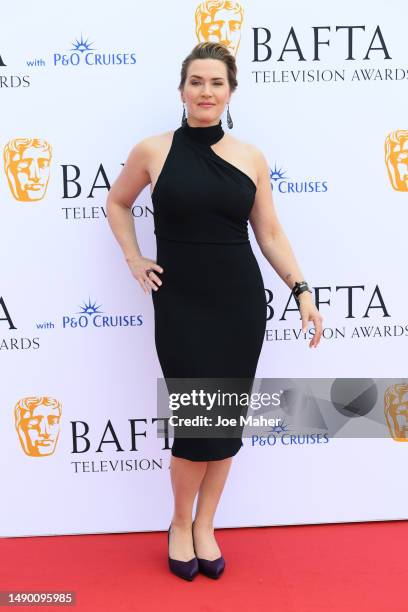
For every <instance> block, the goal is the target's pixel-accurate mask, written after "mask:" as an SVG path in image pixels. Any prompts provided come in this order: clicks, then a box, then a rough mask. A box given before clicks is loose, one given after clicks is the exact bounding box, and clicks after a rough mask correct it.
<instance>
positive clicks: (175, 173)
mask: <svg viewBox="0 0 408 612" xmlns="http://www.w3.org/2000/svg"><path fill="white" fill-rule="evenodd" d="M223 135H224V130H223V128H222V124H221V120H220V121H219V123H218V124H217V125H211V126H207V127H191V126H189V125H188V123H187V124H185V125H183V126H181V127H179V128H178V129H176V130H175V132H174V133H173V137H172V144H171V148H170V150H169V153H168V155H167V157H166V160H165V162H164V165H163V168H162V171H161V173H160V175H159V177H158V179H157V182H156V184H155V186H154V189H153V193H152V202H153V219H154V233H155V235H156V247H157V252H156V262H157V263H158V264H159V265H160V266H162V267H163V273H162V274H160V273H159V274H158V275H159V276H160V278H161V279H162V282H163V284H162V285H161V286H160V287H159V289H158V290H157V291H155V290H152V300H153V306H154V322H155V345H156V350H157V356H158V359H159V362H160V365H161V368H162V371H163V376H164V379H167V378H201V377H216V378H224V377H225V378H229V377H231V378H240V377H242V378H243V379H253V378H254V377H255V373H256V368H257V363H258V359H259V354H260V352H261V348H262V344H263V339H264V334H265V327H266V297H265V289H264V285H263V279H262V275H261V272H260V269H259V266H258V262H257V260H256V257H255V255H254V253H253V251H252V248H251V245H250V241H249V238H248V217H249V214H250V211H251V208H252V206H253V203H254V199H255V193H256V185H255V183H254V182H253V180H252V179H251V178H250V177H249V176H248V175H247V174H246V173H245V172H243V171H242V170H240V169H239V168H237V167H236V166H234V165H233V164H231V163H230V162H228V161H227V160H225V159H224V158H222V157H221V156H219V155H218V154H217V153H215V151H214V150H213V149H212V145H214V144H215V143H216V142H218V141H219V140H220V139H221V138H222V137H223ZM174 429H175V433H174V441H173V446H172V449H171V453H172V455H174V456H176V457H181V458H184V459H189V460H191V461H213V460H219V459H225V458H227V457H231V456H233V455H235V454H236V453H237V452H238V450H239V449H240V448H241V446H242V444H243V443H242V439H241V437H229V436H227V435H226V437H225V438H223V437H217V438H215V437H207V438H206V437H194V438H193V437H192V438H186V437H177V432H176V428H174ZM218 435H219V434H218Z"/></svg>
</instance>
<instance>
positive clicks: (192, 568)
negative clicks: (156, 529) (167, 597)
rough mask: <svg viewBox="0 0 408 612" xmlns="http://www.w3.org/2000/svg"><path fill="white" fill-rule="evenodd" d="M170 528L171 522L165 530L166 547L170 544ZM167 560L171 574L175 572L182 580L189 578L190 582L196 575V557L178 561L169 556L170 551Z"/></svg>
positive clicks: (197, 570)
mask: <svg viewBox="0 0 408 612" xmlns="http://www.w3.org/2000/svg"><path fill="white" fill-rule="evenodd" d="M170 529H171V524H170V527H169V528H168V531H167V547H168V548H169V544H170ZM168 562H169V568H170V571H171V572H172V573H173V574H175V575H176V576H178V577H179V578H184V580H189V581H190V582H191V581H192V580H194V578H195V577H196V576H197V574H198V572H199V569H198V561H197V557H193V558H192V559H190V561H178V560H177V559H172V558H171V557H170V552H169V553H168Z"/></svg>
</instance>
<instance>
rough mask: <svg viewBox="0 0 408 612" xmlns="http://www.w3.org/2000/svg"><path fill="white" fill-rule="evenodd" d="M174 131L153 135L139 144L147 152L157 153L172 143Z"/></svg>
mask: <svg viewBox="0 0 408 612" xmlns="http://www.w3.org/2000/svg"><path fill="white" fill-rule="evenodd" d="M173 134H174V131H173V130H169V131H167V132H161V133H160V134H153V135H151V136H146V137H145V138H143V139H142V140H141V141H140V142H139V143H138V144H139V145H140V146H141V147H142V148H144V149H145V150H146V151H147V152H150V151H157V150H158V149H159V150H160V149H162V148H163V147H165V146H166V145H167V144H168V143H169V142H171V140H172V138H173Z"/></svg>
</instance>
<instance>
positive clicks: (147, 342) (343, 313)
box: [0, 0, 408, 536]
mask: <svg viewBox="0 0 408 612" xmlns="http://www.w3.org/2000/svg"><path fill="white" fill-rule="evenodd" d="M204 4H205V3H204ZM208 4H211V5H214V7H213V9H214V11H215V9H217V14H215V13H214V12H213V13H212V14H211V15H210V18H209V20H210V22H211V21H217V20H218V21H220V20H224V21H226V22H229V24H230V30H229V32H228V31H227V30H228V28H224V30H223V31H222V32H221V31H218V32H217V31H216V30H213V29H211V28H208V29H206V30H205V32H204V33H201V34H200V33H199V36H203V37H204V39H209V40H220V39H222V40H226V39H229V40H231V41H232V42H231V44H232V45H233V50H234V52H235V53H236V58H237V64H238V82H239V86H238V89H237V90H236V92H235V93H234V95H233V97H232V102H231V105H230V111H231V115H232V117H233V121H234V128H233V134H234V136H236V137H238V138H240V139H242V140H244V141H247V142H251V143H253V144H255V145H256V146H258V147H259V148H260V149H261V150H262V151H263V152H264V154H265V156H266V158H267V160H268V162H269V165H270V168H271V182H272V186H273V193H274V200H275V205H276V208H277V212H278V216H279V218H280V220H281V222H282V224H283V226H284V228H285V231H286V232H287V235H288V237H289V239H290V242H291V244H292V246H293V249H294V252H295V255H296V257H297V259H298V261H299V264H300V266H301V269H302V271H303V274H304V277H305V278H306V279H307V280H308V282H309V284H310V285H311V286H313V287H314V288H315V291H316V294H315V297H317V296H320V301H321V302H322V303H321V304H320V306H319V307H320V311H321V313H322V315H323V317H324V328H325V329H324V336H323V338H322V341H321V343H320V345H319V347H318V349H317V350H311V349H309V348H308V343H309V340H310V338H311V334H312V331H313V330H312V328H311V327H310V328H309V331H308V333H307V334H306V337H305V336H304V335H302V334H300V336H298V339H296V334H298V333H299V331H300V329H301V326H300V318H299V313H298V312H296V311H293V310H291V311H288V312H286V314H285V315H284V310H285V306H286V304H287V302H288V299H289V289H288V288H287V287H286V285H285V284H284V283H283V282H282V281H281V280H280V278H279V277H278V276H277V275H276V273H275V271H274V270H273V269H272V268H271V266H270V265H269V264H268V262H267V261H266V260H265V259H264V258H263V256H262V254H261V253H260V251H259V248H258V246H257V244H256V241H255V240H254V237H253V234H252V232H251V231H250V236H251V241H252V245H253V249H254V252H255V254H256V256H257V258H258V261H259V264H260V267H261V271H262V275H263V279H264V284H265V289H266V290H267V295H268V296H269V297H270V296H271V292H272V293H273V300H272V301H271V302H270V306H272V305H273V311H272V310H270V311H269V316H270V318H269V319H268V324H267V334H266V337H265V343H264V347H263V351H262V354H261V357H260V361H259V366H258V372H257V375H258V377H305V378H306V377H311V378H313V377H319V378H320V377H394V378H398V377H404V376H405V375H406V374H407V370H406V363H405V356H406V348H407V333H408V327H407V313H406V304H407V297H408V292H407V287H406V284H405V276H406V274H405V272H406V223H407V219H408V214H407V205H408V203H407V198H408V194H407V189H408V180H407V175H408V164H407V159H406V156H407V148H408V145H407V142H406V138H407V134H406V133H405V135H404V132H403V130H407V129H408V123H407V114H406V96H407V78H408V68H407V65H406V49H405V47H406V44H405V41H406V26H405V22H406V19H404V17H407V7H406V3H405V2H403V0H393V2H392V3H391V4H392V6H391V5H390V4H389V3H388V4H387V3H385V2H379V1H373V0H370V1H369V0H360V2H358V3H356V2H354V1H353V2H352V1H351V0H346V1H344V2H342V3H340V4H338V3H337V4H335V5H332V4H330V3H327V2H324V1H323V0H313V2H311V3H308V4H307V5H305V3H304V2H302V1H301V0H289V1H288V2H286V3H283V4H282V3H280V4H274V3H271V2H266V1H265V0H263V1H262V0H251V2H245V3H241V4H240V5H239V6H240V7H241V9H242V12H238V13H237V12H236V10H235V13H234V3H226V4H227V5H226V6H225V7H223V6H221V5H222V4H223V3H221V2H219V3H216V2H213V3H208ZM218 5H220V6H218ZM229 5H231V6H229ZM197 7H198V4H197V3H196V2H192V1H191V0H180V1H179V2H177V3H173V4H172V3H168V2H155V3H134V2H131V1H130V0H117V1H116V2H114V3H111V2H96V1H95V0H92V1H89V2H87V3H82V2H79V1H78V0H72V2H71V3H70V10H69V11H66V12H65V11H63V10H62V8H61V6H60V5H58V4H56V3H53V2H51V1H50V0H45V2H44V3H43V5H42V11H41V15H46V16H47V17H46V19H45V18H44V19H43V20H41V19H40V16H39V15H38V7H37V6H36V5H34V4H32V3H30V2H28V0H23V2H20V3H19V4H18V6H17V5H12V4H10V3H9V4H8V5H7V6H4V7H3V10H2V21H3V36H2V39H1V43H0V44H1V46H0V56H1V61H0V85H1V86H0V99H1V111H2V129H1V131H0V147H1V149H2V151H3V152H4V160H3V163H2V165H1V168H0V227H1V232H2V236H1V241H0V258H1V278H0V299H1V301H0V361H1V364H0V372H1V376H2V385H1V412H0V435H1V444H0V465H1V471H0V484H1V490H2V492H3V502H2V504H1V510H0V524H1V535H2V536H26V535H47V534H70V533H99V532H122V531H144V530H155V529H166V528H167V526H168V523H169V517H170V516H171V512H172V496H171V487H170V481H169V471H168V468H169V462H170V446H171V440H170V441H169V442H168V444H167V447H165V445H164V441H163V439H161V438H158V437H157V436H156V429H155V425H154V423H152V418H154V416H155V412H156V378H157V377H160V376H162V373H161V370H160V366H159V363H158V360H157V356H156V353H155V347H154V339H153V333H154V328H153V307H152V302H151V296H147V295H145V294H144V293H143V292H142V290H141V288H140V286H139V285H138V283H137V282H136V281H135V279H133V278H132V276H131V274H130V272H129V270H128V268H127V265H126V262H125V261H124V259H123V255H122V253H121V251H120V249H119V247H118V245H117V243H116V241H115V240H114V237H113V235H112V233H111V231H110V228H109V226H108V223H107V221H106V217H105V211H106V209H105V203H106V197H107V190H108V187H109V184H111V183H112V182H113V180H114V179H115V178H116V176H117V175H118V173H119V171H120V169H121V164H123V163H124V161H125V159H126V157H127V155H128V153H129V151H130V149H131V148H132V147H133V146H134V144H135V143H136V142H138V141H139V140H140V139H142V138H144V137H146V136H148V135H151V134H154V133H159V132H162V131H166V130H169V129H175V128H176V127H178V126H179V125H180V121H181V116H182V105H181V102H180V97H179V92H178V90H177V85H178V82H179V76H180V67H181V62H182V60H183V59H184V57H185V56H186V55H187V54H188V53H189V52H190V50H191V49H192V47H193V46H194V45H195V44H196V43H197V42H198V40H199V38H198V37H197V33H196V20H195V11H196V8H197ZM201 8H202V10H204V9H205V6H202V7H201ZM235 9H236V7H235ZM233 21H234V23H235V25H234V23H233ZM210 25H211V23H210ZM338 26H342V28H341V29H339V28H338ZM345 26H350V27H349V28H348V29H345ZM351 26H356V27H354V28H351ZM357 26H359V27H358V28H357ZM319 27H320V28H324V29H317V28H319ZM292 28H293V29H292ZM336 28H337V30H336ZM268 31H269V33H270V40H269V43H268V45H269V47H270V49H271V57H269V58H268V57H267V50H268V49H267V47H266V46H265V45H263V44H258V45H256V40H257V38H256V37H258V42H259V43H261V42H263V41H265V40H267V38H268ZM201 32H202V31H201ZM209 32H213V33H212V34H211V35H210V34H209ZM314 36H317V40H318V41H321V42H322V44H319V45H317V50H318V57H319V59H317V58H316V55H315V49H314V40H315V39H314ZM288 37H289V38H288ZM238 41H239V47H238V48H237V42H238ZM324 41H327V44H323V42H324ZM234 45H235V47H234ZM351 45H352V48H351ZM290 49H292V51H291V50H290ZM293 49H295V50H293ZM257 58H258V59H259V60H265V61H255V60H256V59H257ZM223 126H224V129H225V130H227V129H228V128H227V126H226V120H225V117H223ZM400 131H401V132H400ZM393 132H397V134H396V142H395V144H393V145H392V147H391V153H392V159H391V161H390V162H389V163H390V167H394V168H395V169H396V176H399V177H400V178H399V180H394V181H392V180H391V177H390V175H389V173H388V171H387V163H386V157H385V142H386V139H387V137H388V135H389V134H391V133H393ZM15 139H17V141H16V140H15ZM31 139H34V140H31ZM48 145H50V146H48ZM404 150H405V154H404ZM8 152H9V153H8ZM74 179H75V182H74ZM33 185H34V186H33ZM27 186H28V187H29V189H26V187H27ZM149 193H150V190H149V188H146V189H145V190H144V191H143V193H141V194H140V196H139V197H138V199H137V200H136V202H135V205H134V208H133V211H134V216H135V222H136V231H137V236H138V240H139V244H140V247H141V250H142V253H143V254H144V255H145V256H147V257H152V258H155V242H154V234H153V219H152V204H151V200H150V195H149ZM351 286H361V288H356V289H354V290H348V289H336V288H338V287H351ZM318 288H321V289H318ZM351 298H352V299H351ZM370 305H371V306H372V308H369V309H368V307H369V306H370ZM373 306H375V307H373ZM379 306H382V307H381V308H380V307H379ZM290 307H291V308H294V307H295V304H294V302H293V301H291V302H290ZM367 309H368V310H367ZM272 312H273V316H272ZM283 315H284V317H283ZM103 317H105V319H104V318H103ZM387 326H388V328H387ZM186 332H187V333H192V334H194V330H186ZM36 398H37V399H36ZM44 398H51V400H47V399H44ZM50 404H51V406H50ZM18 406H22V412H21V414H22V415H23V417H25V426H24V427H25V429H24V427H23V428H22V429H21V428H20V434H19V431H18V427H17V428H16V417H18V415H19V414H20V410H19V408H18ZM30 411H33V412H32V413H31V412H30ZM30 414H31V416H32V418H31V419H28V418H27V415H30ZM131 419H142V420H140V421H137V422H135V427H136V430H135V431H136V432H137V433H139V434H141V435H137V436H135V440H136V442H135V447H132V438H131V423H130V420H131ZM143 419H145V421H144V420H143ZM107 424H108V425H110V426H111V428H110V429H109V430H108V431H105V429H106V427H107ZM44 427H46V429H44ZM84 431H87V435H86V438H87V440H89V444H87V443H86V440H85V438H84V437H80V436H81V435H82V434H83V433H84ZM104 432H105V434H104ZM74 433H76V436H77V437H75V435H74ZM27 440H28V441H29V440H31V441H32V442H31V443H29V442H28V443H27ZM44 440H45V442H44ZM47 440H48V441H47ZM102 440H104V441H105V443H102V444H101V441H102ZM38 441H42V442H41V444H40V445H38ZM115 441H116V443H115ZM406 452H407V446H406V445H405V444H403V443H402V442H401V441H397V440H395V439H393V437H392V436H391V435H390V436H389V437H385V438H384V437H383V438H380V437H379V438H376V439H367V440H365V439H362V438H357V439H348V438H346V437H338V438H335V439H330V440H329V443H326V444H299V443H296V440H294V441H292V443H288V444H284V443H283V439H282V438H279V437H278V443H277V444H275V445H274V446H269V447H261V446H257V445H252V444H251V440H250V439H245V440H244V447H243V448H242V449H241V450H240V452H239V453H238V454H237V456H236V457H235V458H234V461H233V466H232V470H231V474H230V477H229V480H228V482H227V485H226V488H225V491H224V495H223V498H222V501H221V504H220V506H219V509H218V512H217V515H216V526H218V527H234V526H251V525H276V524H296V523H320V522H337V521H359V520H376V519H399V518H407V515H408V512H407V493H406V490H405V488H404V487H401V482H404V477H405V461H404V460H405V458H406Z"/></svg>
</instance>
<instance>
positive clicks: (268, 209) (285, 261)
mask: <svg viewBox="0 0 408 612" xmlns="http://www.w3.org/2000/svg"><path fill="white" fill-rule="evenodd" d="M254 156H255V160H256V167H257V190H256V195H255V201H254V205H253V207H252V210H251V214H250V216H249V221H250V223H251V227H252V229H253V231H254V234H255V237H256V240H257V242H258V244H259V248H260V250H261V252H262V254H263V255H264V257H265V258H266V259H267V260H268V261H269V263H270V264H271V266H272V267H273V268H274V270H275V271H276V273H277V274H278V275H279V276H280V278H281V279H282V280H283V281H284V282H285V283H286V284H287V285H288V287H289V288H290V289H292V288H293V286H294V284H295V283H296V282H300V281H302V280H305V279H304V277H303V274H302V271H301V269H300V267H299V265H298V263H297V261H296V258H295V255H294V252H293V249H292V247H291V245H290V243H289V240H288V238H287V236H286V234H285V232H284V230H283V228H282V226H281V224H280V222H279V219H278V217H277V214H276V210H275V205H274V202H273V197H272V188H271V183H270V177H269V166H268V163H267V161H266V159H265V157H264V155H263V154H262V152H261V151H259V149H257V148H256V147H254ZM299 302H300V313H301V316H302V329H303V331H304V332H305V331H306V329H307V322H308V321H309V320H312V321H313V322H314V325H315V329H316V333H315V336H314V338H313V339H312V341H311V343H310V345H309V346H317V344H318V343H319V341H320V337H321V334H322V316H321V314H320V312H319V311H318V309H317V308H316V306H315V304H314V303H313V299H312V296H311V294H310V293H309V292H308V291H304V292H303V293H301V294H300V295H299Z"/></svg>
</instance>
